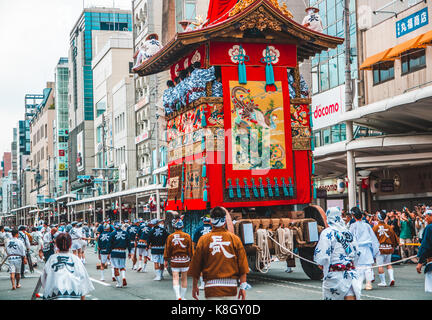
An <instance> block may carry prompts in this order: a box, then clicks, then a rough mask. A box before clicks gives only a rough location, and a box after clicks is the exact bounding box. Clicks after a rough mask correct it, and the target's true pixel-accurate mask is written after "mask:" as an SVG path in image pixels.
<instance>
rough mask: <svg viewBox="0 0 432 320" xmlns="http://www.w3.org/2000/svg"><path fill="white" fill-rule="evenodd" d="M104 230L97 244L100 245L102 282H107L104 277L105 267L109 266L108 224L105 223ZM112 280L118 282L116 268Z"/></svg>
mask: <svg viewBox="0 0 432 320" xmlns="http://www.w3.org/2000/svg"><path fill="white" fill-rule="evenodd" d="M103 228H104V230H103V231H102V233H101V234H100V235H99V236H98V239H97V243H98V246H97V247H98V258H99V260H100V262H101V266H100V271H101V278H100V279H101V281H105V277H104V269H105V266H108V255H109V253H108V246H109V242H110V234H111V231H110V225H109V224H108V223H105V224H104V225H103ZM112 279H113V281H116V278H115V273H114V268H112Z"/></svg>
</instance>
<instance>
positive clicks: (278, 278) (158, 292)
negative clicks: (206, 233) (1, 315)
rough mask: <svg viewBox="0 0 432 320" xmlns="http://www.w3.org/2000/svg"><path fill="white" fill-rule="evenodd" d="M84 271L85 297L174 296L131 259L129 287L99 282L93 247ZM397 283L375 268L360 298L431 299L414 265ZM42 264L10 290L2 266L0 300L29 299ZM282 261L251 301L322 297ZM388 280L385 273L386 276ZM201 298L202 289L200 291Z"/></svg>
mask: <svg viewBox="0 0 432 320" xmlns="http://www.w3.org/2000/svg"><path fill="white" fill-rule="evenodd" d="M86 255H87V264H86V267H87V271H88V273H89V275H90V277H91V280H92V281H93V285H94V287H95V290H94V291H92V292H91V293H90V294H89V295H88V296H87V300H171V299H174V298H175V295H174V292H173V290H172V281H171V276H170V275H169V274H168V273H167V272H166V271H165V272H164V277H165V280H162V281H154V280H153V278H154V276H155V274H154V272H153V264H152V263H149V264H148V266H147V273H137V272H136V271H132V270H131V267H132V262H131V260H127V264H126V266H127V271H126V279H127V281H128V286H127V287H124V288H116V287H115V282H112V280H111V270H105V279H106V281H105V282H103V281H100V280H99V279H100V271H99V270H96V262H97V255H96V254H95V253H94V248H92V247H89V248H87V253H86ZM394 269H395V278H396V285H395V286H394V287H378V286H377V285H376V284H377V282H378V273H377V269H374V270H375V275H376V281H375V282H374V284H373V290H370V291H365V290H363V291H362V299H363V300H431V299H432V294H428V293H425V292H424V274H418V273H417V272H416V270H415V265H414V264H403V265H395V266H394ZM41 270H42V265H40V266H38V268H37V269H36V271H35V273H33V274H31V273H26V278H25V279H23V280H22V283H21V284H22V287H21V288H19V289H17V290H11V284H10V280H9V274H8V273H7V272H5V270H4V268H3V269H2V271H1V272H0V300H29V299H30V297H31V294H32V292H33V289H34V288H35V286H36V283H37V280H38V278H39V275H40V272H41ZM284 270H285V263H284V262H273V264H272V267H271V269H270V271H269V272H268V273H265V274H262V273H251V274H249V275H248V283H249V284H251V285H252V288H251V289H249V290H248V291H247V299H251V300H252V299H253V300H321V299H322V294H321V281H313V280H310V279H309V278H308V277H307V276H306V274H305V273H304V272H303V270H302V268H301V266H300V263H299V261H297V267H295V268H293V270H294V271H293V272H292V273H285V272H284ZM387 281H388V276H387ZM188 286H189V289H188V292H187V293H186V298H187V299H188V300H191V299H193V298H192V294H191V286H192V279H191V278H189V281H188ZM200 293H201V297H202V298H203V295H204V292H203V291H200Z"/></svg>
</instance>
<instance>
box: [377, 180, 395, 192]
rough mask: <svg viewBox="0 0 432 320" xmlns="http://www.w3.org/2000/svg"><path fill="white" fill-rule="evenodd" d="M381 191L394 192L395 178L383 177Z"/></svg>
mask: <svg viewBox="0 0 432 320" xmlns="http://www.w3.org/2000/svg"><path fill="white" fill-rule="evenodd" d="M380 190H381V192H393V191H394V181H393V179H383V180H381V183H380Z"/></svg>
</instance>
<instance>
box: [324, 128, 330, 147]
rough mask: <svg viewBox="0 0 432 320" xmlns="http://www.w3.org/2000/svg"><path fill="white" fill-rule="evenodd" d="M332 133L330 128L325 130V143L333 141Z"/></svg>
mask: <svg viewBox="0 0 432 320" xmlns="http://www.w3.org/2000/svg"><path fill="white" fill-rule="evenodd" d="M330 138H331V134H330V128H327V129H324V130H323V145H325V144H330V143H331V139H330Z"/></svg>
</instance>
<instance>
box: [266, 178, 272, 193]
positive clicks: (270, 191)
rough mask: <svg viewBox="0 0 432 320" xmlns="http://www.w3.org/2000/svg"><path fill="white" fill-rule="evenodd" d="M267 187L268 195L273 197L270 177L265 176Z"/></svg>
mask: <svg viewBox="0 0 432 320" xmlns="http://www.w3.org/2000/svg"><path fill="white" fill-rule="evenodd" d="M267 189H268V194H269V197H273V190H272V187H271V183H270V178H267Z"/></svg>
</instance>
